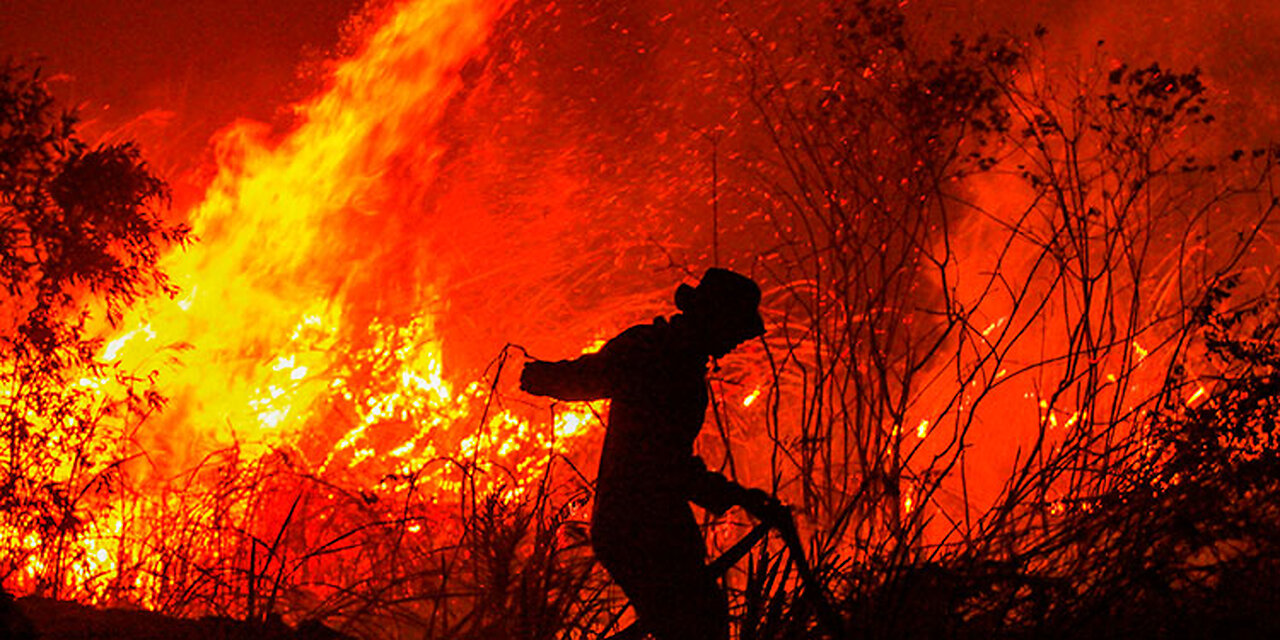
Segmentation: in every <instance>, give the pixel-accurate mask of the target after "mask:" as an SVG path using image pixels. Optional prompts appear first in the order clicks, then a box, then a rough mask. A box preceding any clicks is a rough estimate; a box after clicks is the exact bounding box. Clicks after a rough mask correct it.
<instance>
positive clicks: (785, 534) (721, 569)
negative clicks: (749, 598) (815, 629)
mask: <svg viewBox="0 0 1280 640" xmlns="http://www.w3.org/2000/svg"><path fill="white" fill-rule="evenodd" d="M771 520H772V521H770V522H761V523H760V524H757V525H756V526H755V527H753V528H752V529H751V531H748V532H747V535H745V536H742V538H741V539H739V540H738V541H737V542H735V543H733V546H732V547H729V548H728V549H727V550H726V551H725V552H724V553H722V554H720V556H719V557H718V558H716V559H715V560H712V561H711V562H710V563H709V564H708V565H707V568H708V569H710V570H711V573H712V575H714V576H716V577H720V576H722V575H724V573H725V572H726V571H728V570H729V568H730V567H732V566H733V565H735V564H737V563H738V561H739V560H741V559H742V558H743V557H744V556H746V555H747V553H748V552H750V551H751V549H752V547H754V546H756V543H758V542H760V541H761V540H762V539H764V537H765V535H766V534H768V533H769V529H777V531H778V535H780V536H781V537H782V541H783V543H784V544H786V545H787V550H788V551H789V552H790V553H791V559H792V560H793V561H795V563H796V572H797V573H799V574H800V580H801V581H802V582H803V583H804V593H805V595H806V596H808V597H809V600H810V601H811V602H812V603H813V606H814V608H815V609H816V610H817V612H818V621H819V622H820V623H822V626H824V627H826V628H827V631H828V632H829V633H830V634H831V636H832V638H834V639H835V640H844V626H843V624H841V622H840V616H839V614H837V613H836V610H835V608H834V607H832V606H831V602H830V601H829V600H827V596H826V593H825V592H824V591H823V589H822V584H821V583H820V582H818V578H817V576H815V575H814V573H813V568H812V567H810V566H809V559H808V558H806V557H805V554H804V545H803V544H801V543H800V534H799V533H798V532H797V531H796V522H795V519H794V518H792V517H791V512H790V511H789V510H787V509H786V508H785V507H784V508H781V509H778V513H777V514H776V516H775V517H774V518H772V519H771ZM644 634H645V630H644V629H643V628H642V627H641V626H640V622H639V621H638V620H637V621H636V622H632V623H631V624H630V625H628V626H627V628H625V629H623V630H622V631H619V632H618V633H615V634H613V635H611V636H609V637H608V638H606V639H605V640H640V638H643V637H644Z"/></svg>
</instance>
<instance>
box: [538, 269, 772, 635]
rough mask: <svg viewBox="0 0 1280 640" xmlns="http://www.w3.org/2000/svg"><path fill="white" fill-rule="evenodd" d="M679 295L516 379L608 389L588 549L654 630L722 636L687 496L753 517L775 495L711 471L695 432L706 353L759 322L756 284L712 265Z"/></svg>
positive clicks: (553, 392)
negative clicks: (594, 346)
mask: <svg viewBox="0 0 1280 640" xmlns="http://www.w3.org/2000/svg"><path fill="white" fill-rule="evenodd" d="M675 303H676V308H677V309H679V311H680V313H677V314H675V315H673V316H671V318H670V319H667V318H661V317H659V318H657V319H655V320H654V321H653V322H652V323H650V324H644V325H637V326H634V327H631V328H630V329H627V330H626V331H623V332H622V333H621V334H619V335H618V336H617V337H615V338H613V339H612V340H610V341H609V342H608V343H606V344H605V345H604V347H602V348H601V349H600V351H598V352H597V353H591V354H587V355H583V356H581V357H579V358H577V359H574V360H562V361H560V362H544V361H532V362H529V363H527V364H526V365H525V367H524V372H523V373H522V374H521V377H520V387H521V388H522V389H524V390H525V391H527V392H529V393H534V394H538V395H544V396H551V397H554V398H559V399H561V400H594V399H599V398H609V399H611V403H610V408H609V424H608V429H607V431H606V432H605V439H604V447H603V450H602V452H601V455H600V470H599V475H598V477H597V480H596V498H595V511H594V513H593V514H592V518H591V544H592V547H593V549H594V550H595V553H596V557H597V558H598V559H599V560H600V563H601V564H603V565H604V567H605V569H607V570H608V571H609V574H610V576H612V577H613V579H614V581H615V582H617V583H618V585H619V586H621V587H622V590H623V592H624V593H625V594H626V596H627V598H628V599H629V600H630V601H631V603H632V605H633V606H634V607H635V610H636V614H637V616H638V618H639V622H640V626H641V627H643V628H644V629H645V630H646V631H648V632H649V633H650V634H652V635H653V636H654V637H655V638H658V640H686V639H688V640H695V639H696V640H727V638H728V637H729V619H728V605H727V601H726V598H725V594H724V591H723V589H722V588H721V587H720V584H719V582H718V580H717V577H716V576H714V575H712V574H711V572H710V570H709V569H708V568H707V565H706V546H705V543H704V541H703V539H702V533H701V531H699V529H698V526H697V522H696V521H695V519H694V516H693V512H692V510H691V509H690V507H689V502H691V501H692V502H694V503H696V504H697V505H698V506H700V507H702V508H704V509H706V510H708V511H710V512H712V513H715V514H717V515H718V514H721V513H724V512H725V511H726V510H727V509H729V508H730V507H732V506H734V505H740V506H742V507H744V508H746V509H747V510H748V512H749V513H751V514H752V515H754V516H756V517H757V518H764V517H768V514H769V513H770V509H772V508H777V503H776V501H774V499H773V498H772V497H771V496H769V495H768V494H767V493H765V492H763V491H761V490H759V489H746V488H744V487H742V486H741V485H739V484H737V483H735V482H731V481H729V480H728V479H726V478H725V477H724V476H722V475H720V474H718V473H715V472H712V471H709V470H708V469H707V468H706V465H705V464H704V463H703V461H702V459H701V458H699V457H697V456H695V455H694V454H693V443H694V440H695V438H696V437H697V435H698V432H699V431H700V430H701V429H702V422H703V417H704V415H705V414H706V410H707V401H708V392H707V364H708V360H709V359H710V358H720V357H722V356H724V355H725V354H727V353H729V351H731V350H733V348H734V347H737V346H738V345H739V344H741V343H743V342H745V341H747V340H750V339H752V338H755V337H758V336H760V335H762V334H763V333H764V322H763V321H762V320H761V318H760V312H759V304H760V287H759V286H758V285H757V284H756V283H755V281H753V280H751V279H750V278H747V277H746V276H743V275H741V274H738V273H735V272H733V271H729V270H726V269H708V270H707V272H706V273H705V274H704V275H703V277H702V280H701V281H700V282H699V283H698V286H697V287H690V286H689V285H685V284H682V285H680V286H679V288H677V289H676V294H675Z"/></svg>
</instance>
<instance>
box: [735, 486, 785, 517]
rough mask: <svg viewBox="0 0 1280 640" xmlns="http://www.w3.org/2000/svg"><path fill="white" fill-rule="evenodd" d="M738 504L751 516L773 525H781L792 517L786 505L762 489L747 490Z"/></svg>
mask: <svg viewBox="0 0 1280 640" xmlns="http://www.w3.org/2000/svg"><path fill="white" fill-rule="evenodd" d="M738 504H739V505H741V506H742V508H743V509H746V511H747V513H749V514H751V517H753V518H755V519H756V520H759V521H761V522H765V523H768V524H771V525H780V524H782V523H784V522H786V521H787V520H788V519H789V518H790V517H791V511H790V510H789V509H787V506H786V505H784V504H782V502H781V501H779V500H778V499H777V498H775V497H773V496H772V495H770V494H769V493H768V492H766V491H764V490H762V489H747V490H745V491H744V492H743V493H742V498H741V500H740V501H739V502H738Z"/></svg>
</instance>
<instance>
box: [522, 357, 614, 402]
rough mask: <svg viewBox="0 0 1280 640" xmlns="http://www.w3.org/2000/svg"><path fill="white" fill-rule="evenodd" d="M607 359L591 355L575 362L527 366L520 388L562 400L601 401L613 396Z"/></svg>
mask: <svg viewBox="0 0 1280 640" xmlns="http://www.w3.org/2000/svg"><path fill="white" fill-rule="evenodd" d="M607 369H608V367H607V356H606V355H605V354H604V353H588V354H586V355H584V356H581V357H579V358H576V359H573V360H560V361H558V362H547V361H545V360H533V361H530V362H527V363H525V365H524V371H523V372H522V373H521V374H520V388H521V389H522V390H524V391H526V392H528V393H532V394H534V395H539V396H550V397H552V398H556V399H559V400H599V399H600V398H607V397H609V395H610V394H609V381H608V376H607V374H606V371H607Z"/></svg>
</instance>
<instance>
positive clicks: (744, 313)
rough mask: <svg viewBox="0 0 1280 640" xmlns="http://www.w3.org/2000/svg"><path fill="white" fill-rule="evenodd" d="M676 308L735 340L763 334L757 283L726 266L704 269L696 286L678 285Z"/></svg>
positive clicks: (725, 336) (743, 339)
mask: <svg viewBox="0 0 1280 640" xmlns="http://www.w3.org/2000/svg"><path fill="white" fill-rule="evenodd" d="M676 308H677V309H679V310H680V311H683V312H684V314H685V315H686V316H687V317H689V318H690V319H691V320H694V321H695V322H698V323H700V324H703V325H704V326H706V327H708V328H709V329H711V330H712V331H715V332H716V333H720V334H722V336H721V337H723V338H726V339H730V340H733V341H734V343H739V342H743V341H746V340H749V339H751V338H756V337H759V336H762V335H764V320H763V319H762V318H761V317H760V285H758V284H756V282H755V280H752V279H751V278H748V277H747V276H744V275H742V274H740V273H736V272H733V271H730V270H728V269H720V268H715V267H713V268H711V269H707V272H706V273H704V274H703V275H702V280H701V281H700V282H698V286H697V287H690V286H689V285H687V284H682V285H680V286H679V287H678V288H676Z"/></svg>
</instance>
